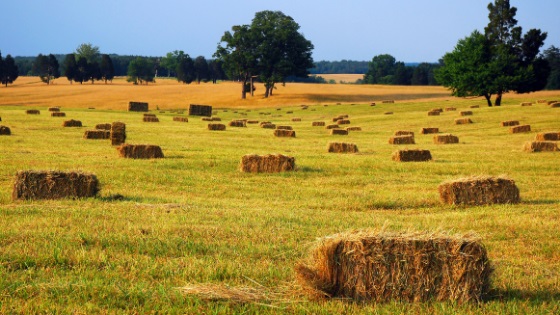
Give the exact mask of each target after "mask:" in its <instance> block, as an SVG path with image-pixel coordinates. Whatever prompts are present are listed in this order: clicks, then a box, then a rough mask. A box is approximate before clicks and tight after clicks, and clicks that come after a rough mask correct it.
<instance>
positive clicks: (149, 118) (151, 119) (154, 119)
mask: <svg viewBox="0 0 560 315" xmlns="http://www.w3.org/2000/svg"><path fill="white" fill-rule="evenodd" d="M142 121H144V122H159V118H157V117H156V116H144V118H143V119H142Z"/></svg>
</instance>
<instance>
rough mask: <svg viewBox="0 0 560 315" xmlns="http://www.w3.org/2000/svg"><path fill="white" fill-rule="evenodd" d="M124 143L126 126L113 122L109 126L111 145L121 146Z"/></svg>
mask: <svg viewBox="0 0 560 315" xmlns="http://www.w3.org/2000/svg"><path fill="white" fill-rule="evenodd" d="M125 141H126V125H125V123H122V122H114V123H113V124H112V125H111V145H121V144H123V143H124V142H125Z"/></svg>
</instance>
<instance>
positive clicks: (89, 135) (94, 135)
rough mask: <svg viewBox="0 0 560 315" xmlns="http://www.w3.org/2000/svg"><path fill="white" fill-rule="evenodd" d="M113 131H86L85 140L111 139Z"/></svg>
mask: <svg viewBox="0 0 560 315" xmlns="http://www.w3.org/2000/svg"><path fill="white" fill-rule="evenodd" d="M110 138H111V131H109V130H86V132H85V133H84V139H110Z"/></svg>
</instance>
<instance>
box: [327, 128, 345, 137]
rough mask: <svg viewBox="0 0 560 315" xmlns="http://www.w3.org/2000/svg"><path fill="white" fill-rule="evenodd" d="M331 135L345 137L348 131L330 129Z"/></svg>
mask: <svg viewBox="0 0 560 315" xmlns="http://www.w3.org/2000/svg"><path fill="white" fill-rule="evenodd" d="M331 135H339V136H347V135H348V130H346V129H331Z"/></svg>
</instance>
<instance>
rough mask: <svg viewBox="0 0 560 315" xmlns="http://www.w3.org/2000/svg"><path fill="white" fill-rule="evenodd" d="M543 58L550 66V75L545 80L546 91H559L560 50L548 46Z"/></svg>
mask: <svg viewBox="0 0 560 315" xmlns="http://www.w3.org/2000/svg"><path fill="white" fill-rule="evenodd" d="M544 58H545V59H546V61H548V64H549V65H550V75H549V76H548V79H547V84H546V89H547V90H560V48H558V47H555V46H550V47H549V48H548V49H547V50H545V51H544Z"/></svg>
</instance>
